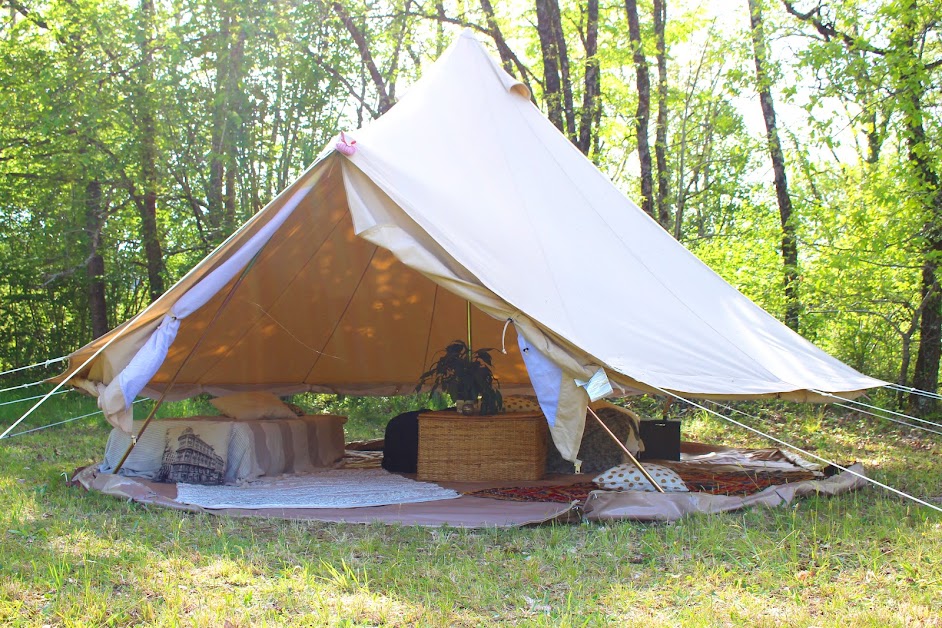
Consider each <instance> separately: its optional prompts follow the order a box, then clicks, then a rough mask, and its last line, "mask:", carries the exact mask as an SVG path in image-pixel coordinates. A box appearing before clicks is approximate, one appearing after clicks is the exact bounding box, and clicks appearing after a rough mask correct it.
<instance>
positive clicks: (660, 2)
mask: <svg viewBox="0 0 942 628" xmlns="http://www.w3.org/2000/svg"><path fill="white" fill-rule="evenodd" d="M666 23H667V0H654V37H655V38H656V40H657V129H656V132H655V139H654V158H655V161H656V163H657V198H656V202H655V207H656V208H657V219H658V221H659V222H660V223H661V226H662V227H664V228H665V229H667V230H668V231H669V230H670V229H671V222H672V221H671V212H670V208H669V207H668V200H669V196H670V172H668V170H667V48H666V44H665V42H664V28H665V25H666Z"/></svg>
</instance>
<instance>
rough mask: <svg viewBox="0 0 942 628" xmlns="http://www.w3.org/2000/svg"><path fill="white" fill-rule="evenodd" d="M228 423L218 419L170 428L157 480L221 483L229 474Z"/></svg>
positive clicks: (187, 482)
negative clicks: (201, 424) (227, 471)
mask: <svg viewBox="0 0 942 628" xmlns="http://www.w3.org/2000/svg"><path fill="white" fill-rule="evenodd" d="M230 426H231V424H229V425H222V424H220V423H219V422H218V421H217V422H216V423H215V424H213V423H209V422H208V423H207V424H206V425H205V426H197V427H196V428H193V427H190V426H183V427H171V428H169V429H168V430H167V443H166V445H165V446H164V453H163V457H162V458H161V464H160V470H159V471H158V472H157V476H156V477H155V478H154V479H155V480H156V481H157V482H184V483H186V484H222V483H223V481H224V480H225V476H226V452H227V449H228V439H229V433H230V431H231V430H230Z"/></svg>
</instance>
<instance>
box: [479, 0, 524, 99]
mask: <svg viewBox="0 0 942 628" xmlns="http://www.w3.org/2000/svg"><path fill="white" fill-rule="evenodd" d="M480 2H481V10H482V11H484V17H485V18H486V19H487V28H488V30H489V31H490V33H491V37H492V38H493V39H494V43H495V44H496V45H497V52H498V54H500V60H501V63H502V64H503V66H504V69H505V70H506V71H507V73H508V74H510V75H511V76H515V73H514V67H516V68H517V73H519V75H520V76H518V77H516V78H519V79H520V80H521V81H522V82H523V84H524V85H526V86H527V89H528V90H529V91H530V93H531V94H532V93H533V90H532V89H531V86H530V80H529V78H528V77H527V69H526V68H525V67H524V66H523V64H522V63H520V59H518V58H517V56H516V55H515V54H514V53H513V52H512V51H511V50H510V46H508V45H507V41H506V40H505V39H504V34H503V32H501V30H500V26H499V25H498V24H497V18H496V17H495V16H494V6H493V5H492V4H491V0H480Z"/></svg>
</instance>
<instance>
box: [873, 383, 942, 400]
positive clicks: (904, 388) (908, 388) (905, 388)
mask: <svg viewBox="0 0 942 628" xmlns="http://www.w3.org/2000/svg"><path fill="white" fill-rule="evenodd" d="M884 388H889V389H890V390H899V391H902V392H908V393H912V394H914V395H919V396H920V397H928V398H930V399H942V395H940V394H938V393H934V392H930V391H928V390H921V389H919V388H912V387H911V386H902V385H900V384H887V385H886V386H884Z"/></svg>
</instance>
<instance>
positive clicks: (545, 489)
mask: <svg viewBox="0 0 942 628" xmlns="http://www.w3.org/2000/svg"><path fill="white" fill-rule="evenodd" d="M675 471H676V472H677V475H679V476H680V478H681V479H682V480H683V481H684V484H685V485H686V486H687V488H688V489H689V490H690V492H692V493H709V494H710V495H736V496H746V495H752V494H753V493H758V492H759V491H761V490H763V489H766V488H768V487H770V486H777V485H781V484H790V483H792V482H802V481H804V480H813V479H815V478H816V477H817V475H816V474H814V473H812V472H810V471H790V472H767V471H708V470H696V469H689V468H675ZM596 490H599V487H598V486H596V485H595V484H594V483H592V482H579V483H576V484H562V485H558V486H513V487H508V488H486V489H482V490H477V491H470V492H467V493H465V495H471V496H474V497H490V498H491V499H504V500H508V501H519V502H530V501H533V502H559V503H572V502H585V500H586V499H587V498H588V497H589V493H590V492H591V491H596Z"/></svg>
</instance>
